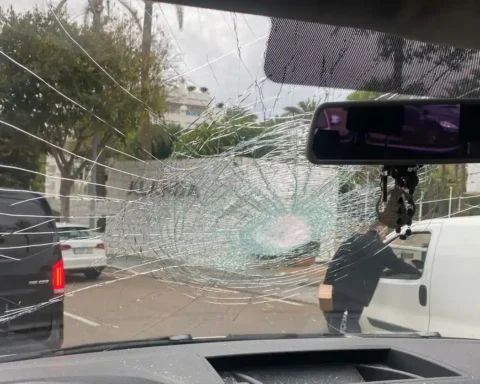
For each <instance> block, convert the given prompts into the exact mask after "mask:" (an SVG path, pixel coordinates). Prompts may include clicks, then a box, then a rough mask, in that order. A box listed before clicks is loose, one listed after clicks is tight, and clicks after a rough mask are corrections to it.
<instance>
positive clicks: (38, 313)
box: [0, 189, 65, 348]
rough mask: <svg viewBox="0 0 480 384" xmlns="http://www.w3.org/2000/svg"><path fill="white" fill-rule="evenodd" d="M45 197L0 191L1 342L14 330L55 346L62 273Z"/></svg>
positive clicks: (60, 323)
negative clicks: (2, 338)
mask: <svg viewBox="0 0 480 384" xmlns="http://www.w3.org/2000/svg"><path fill="white" fill-rule="evenodd" d="M52 217H53V214H52V210H51V208H50V205H49V204H48V202H47V200H46V199H45V198H44V197H42V196H41V195H39V194H36V193H34V192H29V191H13V190H5V189H0V343H1V337H2V334H3V335H9V337H10V336H12V335H15V334H17V335H18V336H19V337H20V336H21V337H22V338H25V337H27V338H29V339H32V340H35V341H36V342H41V343H43V344H45V345H46V347H48V348H59V347H61V345H62V342H63V295H64V290H65V273H64V268H63V260H62V253H61V251H60V247H59V243H58V235H57V229H56V226H55V220H54V219H53V218H52Z"/></svg>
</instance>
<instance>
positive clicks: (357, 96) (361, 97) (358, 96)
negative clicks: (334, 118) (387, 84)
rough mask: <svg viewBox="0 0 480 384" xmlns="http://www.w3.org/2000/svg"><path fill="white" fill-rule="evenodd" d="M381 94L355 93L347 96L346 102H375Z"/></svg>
mask: <svg viewBox="0 0 480 384" xmlns="http://www.w3.org/2000/svg"><path fill="white" fill-rule="evenodd" d="M381 95H382V94H381V93H379V92H366V91H355V92H352V93H350V94H349V95H348V96H347V100H348V101H370V100H375V99H377V98H378V97H380V96H381Z"/></svg>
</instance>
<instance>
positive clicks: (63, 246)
mask: <svg viewBox="0 0 480 384" xmlns="http://www.w3.org/2000/svg"><path fill="white" fill-rule="evenodd" d="M60 249H61V250H62V251H67V250H69V249H72V247H71V246H70V245H68V244H60Z"/></svg>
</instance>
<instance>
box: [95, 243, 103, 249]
mask: <svg viewBox="0 0 480 384" xmlns="http://www.w3.org/2000/svg"><path fill="white" fill-rule="evenodd" d="M95 248H99V249H105V244H103V243H99V244H97V245H96V246H95Z"/></svg>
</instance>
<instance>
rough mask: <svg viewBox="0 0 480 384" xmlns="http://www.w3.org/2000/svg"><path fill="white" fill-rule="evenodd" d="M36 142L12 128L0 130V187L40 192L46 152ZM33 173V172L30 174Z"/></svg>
mask: <svg viewBox="0 0 480 384" xmlns="http://www.w3.org/2000/svg"><path fill="white" fill-rule="evenodd" d="M34 144H36V143H35V140H34V139H32V138H29V137H25V135H23V134H22V133H20V132H18V131H16V130H14V129H13V128H10V127H5V126H2V127H1V128H0V164H1V166H0V185H1V186H2V187H3V188H14V189H25V190H29V189H32V190H36V191H40V190H41V187H42V182H43V177H41V176H39V175H37V174H35V172H39V173H41V172H42V165H43V166H44V158H45V152H44V150H43V148H42V147H41V146H39V145H34ZM29 171H31V172H29Z"/></svg>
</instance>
